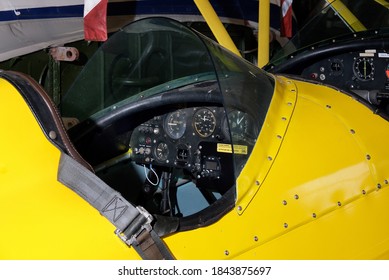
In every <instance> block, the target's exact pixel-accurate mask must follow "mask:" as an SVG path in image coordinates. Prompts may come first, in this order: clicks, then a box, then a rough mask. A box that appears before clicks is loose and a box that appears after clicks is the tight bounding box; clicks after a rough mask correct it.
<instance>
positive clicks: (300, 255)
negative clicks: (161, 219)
mask: <svg viewBox="0 0 389 280" xmlns="http://www.w3.org/2000/svg"><path fill="white" fill-rule="evenodd" d="M285 85H288V86H289V87H290V88H293V89H294V90H295V93H297V99H296V100H295V102H293V101H288V103H291V104H290V105H288V106H290V107H293V109H290V111H288V110H286V111H284V108H283V104H284V102H285V100H288V98H286V96H288V95H291V94H288V90H287V89H288V87H285ZM279 95H281V97H280V96H279ZM283 95H284V97H282V96H283ZM285 98H286V99H285ZM285 112H289V113H290V116H289V115H288V116H287V117H286V118H287V119H288V120H282V121H284V122H285V121H287V123H288V124H287V126H286V127H285V133H284V134H282V131H284V129H281V130H278V129H277V127H278V125H279V122H280V118H281V119H282V118H283V116H285ZM277 133H279V134H281V136H282V137H281V139H279V138H278V139H277V137H275V136H276V135H277ZM388 138H389V124H388V122H387V121H386V120H384V119H382V118H381V117H380V116H377V115H375V114H374V113H373V112H372V111H370V110H369V109H368V108H366V107H365V106H363V105H362V104H360V103H359V102H357V101H356V100H354V99H352V98H351V97H348V96H346V95H345V94H343V93H340V92H338V91H336V90H334V89H332V88H327V87H325V86H320V85H312V84H308V83H304V82H298V81H293V80H291V79H284V78H278V79H277V85H276V96H275V97H274V99H273V101H272V103H271V106H270V109H269V114H268V116H267V117H266V120H265V125H264V127H263V128H262V131H261V133H260V136H259V139H258V143H257V145H256V146H255V148H254V151H253V153H252V156H251V157H252V158H253V160H254V161H252V158H250V161H249V162H248V163H247V165H246V167H245V168H244V170H243V173H244V174H241V176H240V177H239V179H238V182H239V183H242V177H245V176H247V178H250V177H253V176H254V178H263V181H261V180H259V185H255V184H251V185H250V188H252V189H253V191H247V192H245V193H240V195H239V196H238V202H241V201H244V200H249V201H250V203H249V204H248V205H247V207H246V208H245V209H244V211H243V212H239V211H231V212H230V213H228V214H227V215H226V216H225V217H224V218H223V219H221V220H220V221H218V222H217V223H216V224H214V225H212V226H209V227H206V228H201V229H197V230H194V231H188V232H184V233H179V234H176V235H172V236H171V237H169V238H166V242H167V243H168V245H169V247H170V248H171V250H172V251H173V252H175V255H176V257H178V258H184V259H192V258H194V259H197V258H201V259H229V258H237V259H252V258H253V259H375V258H380V259H387V258H389V254H388V252H389V224H388V223H387V222H386V221H387V220H388V219H389V203H388V201H389V184H388V181H387V180H388V178H389V169H388V168H386V167H387V166H388V163H389V162H388V159H389V150H388V149H386V145H387V144H386V142H387V141H386V140H387V139H388ZM277 141H278V142H281V143H278V144H277V145H276V144H274V142H277ZM260 142H261V143H262V142H268V143H269V144H267V145H264V144H259V143H260ZM271 143H273V144H271ZM272 145H275V146H278V147H279V148H278V150H277V153H276V154H274V157H273V159H272V164H271V165H269V164H268V163H266V159H264V157H265V155H267V154H268V153H267V152H268V151H269V150H272V148H270V147H272ZM268 148H269V150H268ZM255 160H256V163H255ZM264 168H265V170H266V169H267V173H266V176H264V177H262V176H263V175H262V174H263V172H264ZM245 180H246V179H243V182H244V181H245ZM254 180H255V179H254ZM240 187H241V186H240V185H239V184H238V193H239V188H240ZM246 196H247V198H246ZM237 206H239V203H238V204H237ZM188 240H190V242H187V241H188Z"/></svg>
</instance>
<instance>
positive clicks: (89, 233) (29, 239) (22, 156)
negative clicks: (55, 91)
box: [0, 79, 139, 259]
mask: <svg viewBox="0 0 389 280" xmlns="http://www.w3.org/2000/svg"><path fill="white" fill-rule="evenodd" d="M0 89H1V91H0V119H1V122H0V131H1V137H0V212H1V213H2V214H1V228H2V231H1V238H0V259H123V258H139V257H138V256H137V254H136V253H135V252H134V250H129V249H128V247H127V246H126V245H124V244H123V243H122V242H121V241H120V240H119V238H118V237H116V236H115V234H114V230H115V229H114V227H113V225H111V224H110V223H109V222H108V221H107V220H105V218H103V217H102V216H101V215H100V214H99V213H98V211H97V210H95V209H94V208H92V207H91V206H90V205H89V204H88V203H86V202H85V201H84V200H83V199H81V198H80V197H79V196H78V195H76V194H75V193H74V192H72V191H71V190H69V189H68V188H66V187H65V186H63V185H62V184H61V183H59V182H58V181H57V169H58V163H59V158H60V151H59V150H58V149H57V148H56V147H55V146H53V144H52V143H51V142H49V140H48V139H47V138H46V137H45V135H44V134H43V132H42V130H41V128H40V126H39V125H38V123H37V122H36V120H35V118H34V116H33V114H32V113H31V111H30V109H29V108H28V106H27V105H26V103H25V101H24V100H23V98H22V97H21V95H20V94H19V93H18V91H17V90H16V89H15V88H14V87H13V86H12V85H11V84H9V83H8V82H7V81H5V80H3V79H0Z"/></svg>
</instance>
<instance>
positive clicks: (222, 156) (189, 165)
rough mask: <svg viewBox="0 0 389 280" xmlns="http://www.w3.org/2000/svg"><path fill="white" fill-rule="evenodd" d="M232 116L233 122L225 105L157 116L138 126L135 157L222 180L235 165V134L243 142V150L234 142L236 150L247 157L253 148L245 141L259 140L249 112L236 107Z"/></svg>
mask: <svg viewBox="0 0 389 280" xmlns="http://www.w3.org/2000/svg"><path fill="white" fill-rule="evenodd" d="M228 118H229V119H230V122H228V120H227V116H226V114H225V110H224V108H223V107H191V108H182V109H176V110H174V111H171V112H168V113H166V114H164V115H159V116H154V117H153V118H151V119H150V120H148V121H146V122H144V123H142V124H140V125H139V126H137V127H136V128H135V129H134V131H133V133H132V136H131V140H130V146H131V148H132V155H131V157H132V159H133V160H134V161H135V162H136V163H138V164H145V165H148V164H152V165H154V166H161V167H169V168H172V167H173V168H182V169H185V170H187V171H189V172H190V173H192V174H193V175H194V176H195V177H196V178H205V177H207V178H216V179H218V178H219V177H220V175H221V172H222V171H227V169H231V168H232V166H233V164H232V147H231V137H233V139H234V143H236V142H240V143H242V145H239V151H238V150H237V149H236V150H235V145H234V150H235V153H239V154H240V155H243V156H244V154H245V153H246V154H248V149H249V148H250V149H251V147H248V145H247V144H246V145H245V144H244V143H245V142H247V143H252V142H255V139H256V137H257V134H258V128H257V126H256V125H255V122H254V120H253V118H251V117H250V116H249V115H248V114H247V113H244V112H241V111H239V110H232V111H231V112H230V113H229V114H228ZM230 127H231V128H230ZM251 138H253V139H251ZM226 166H229V167H228V168H226ZM228 172H229V173H231V172H232V173H233V171H231V170H230V171H228Z"/></svg>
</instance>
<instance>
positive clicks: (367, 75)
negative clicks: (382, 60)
mask: <svg viewBox="0 0 389 280" xmlns="http://www.w3.org/2000/svg"><path fill="white" fill-rule="evenodd" d="M354 73H355V76H356V77H357V78H358V79H359V80H362V81H368V80H372V79H374V64H373V59H372V58H369V57H358V58H357V59H355V62H354Z"/></svg>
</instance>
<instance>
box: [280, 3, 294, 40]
mask: <svg viewBox="0 0 389 280" xmlns="http://www.w3.org/2000/svg"><path fill="white" fill-rule="evenodd" d="M292 2H293V0H281V12H282V18H281V36H283V37H288V38H290V37H292V19H293V12H292Z"/></svg>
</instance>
